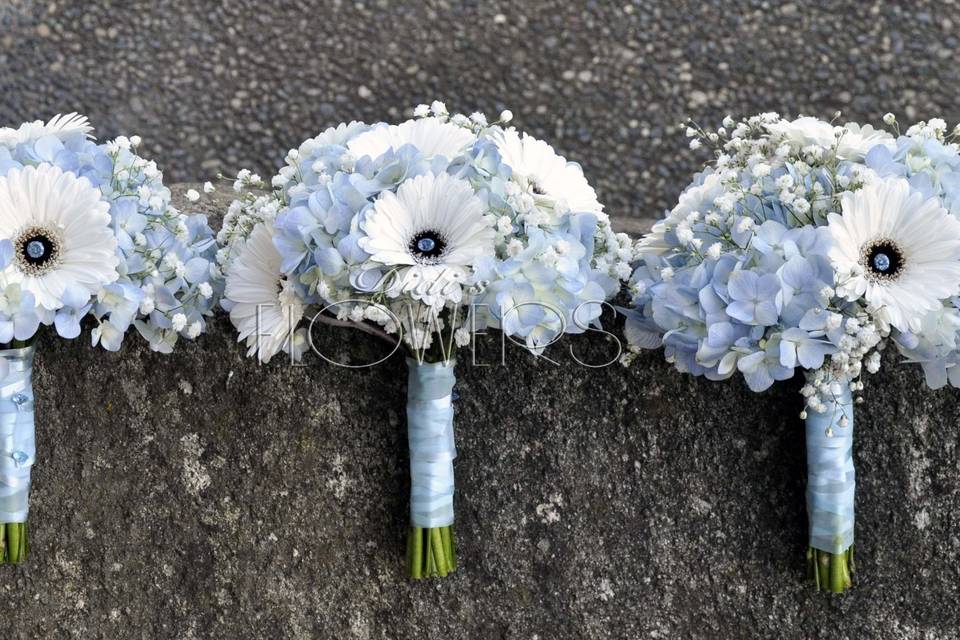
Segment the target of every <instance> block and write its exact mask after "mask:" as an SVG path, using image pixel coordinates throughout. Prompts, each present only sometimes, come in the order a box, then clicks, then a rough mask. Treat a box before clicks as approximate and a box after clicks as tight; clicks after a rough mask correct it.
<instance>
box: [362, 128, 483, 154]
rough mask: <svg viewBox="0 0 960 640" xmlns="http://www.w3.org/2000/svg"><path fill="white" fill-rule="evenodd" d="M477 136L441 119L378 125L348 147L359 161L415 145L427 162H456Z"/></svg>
mask: <svg viewBox="0 0 960 640" xmlns="http://www.w3.org/2000/svg"><path fill="white" fill-rule="evenodd" d="M475 139H476V136H475V135H474V134H473V132H471V131H470V130H469V129H465V128H463V127H459V126H457V125H455V124H452V123H450V122H446V121H444V120H441V119H440V118H421V119H420V120H407V121H406V122H404V123H402V124H391V125H384V124H381V125H378V126H375V127H374V128H372V129H370V130H369V131H366V132H364V133H361V134H360V135H358V136H357V137H355V138H353V139H352V140H350V141H349V142H348V143H347V150H348V151H349V152H350V153H352V154H353V155H354V156H356V157H357V158H360V157H363V156H370V157H371V158H379V157H380V156H381V155H383V154H384V153H386V152H387V151H388V150H390V149H394V150H396V149H399V148H400V147H402V146H403V145H405V144H412V145H413V146H415V147H416V148H417V149H418V150H419V151H420V153H422V154H423V155H424V156H426V157H427V158H434V157H436V156H443V157H445V158H447V159H448V160H452V159H454V158H456V157H457V156H458V155H460V154H461V153H462V152H463V151H464V149H466V148H467V147H468V146H469V145H470V144H472V143H473V141H474V140H475Z"/></svg>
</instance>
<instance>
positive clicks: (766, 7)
mask: <svg viewBox="0 0 960 640" xmlns="http://www.w3.org/2000/svg"><path fill="white" fill-rule="evenodd" d="M958 20H960V15H958V14H957V8H956V4H955V3H938V4H937V5H934V4H933V3H930V2H912V3H909V4H906V3H904V4H896V3H840V4H838V3H831V2H816V3H784V4H780V3H773V2H670V3H667V2H663V3H642V4H636V5H630V6H628V5H626V3H622V4H616V5H614V4H610V3H602V2H591V3H567V2H560V1H558V0H550V1H544V0H537V1H535V2H528V3H519V4H518V3H505V2H485V3H473V2H471V3H448V2H425V3H389V4H388V3H386V2H368V3H346V2H329V3H296V4H294V3H275V4H273V5H269V6H268V5H267V4H264V3H256V2H252V0H235V1H234V2H231V3H229V4H227V3H221V4H216V3H209V2H202V1H201V0H192V1H187V0H178V1H175V2H173V1H170V0H158V1H156V2H150V3H147V2H140V1H135V2H128V3H124V4H123V7H122V8H121V7H119V5H114V4H108V3H87V2H85V3H80V2H43V3H40V2H35V1H32V0H13V1H12V2H7V3H4V4H3V5H0V87H2V89H3V90H2V91H0V121H3V122H18V121H20V120H23V119H27V118H34V117H40V116H48V115H51V114H53V113H56V112H58V111H66V110H70V109H80V110H83V111H86V112H87V113H89V115H90V116H91V117H92V118H93V120H94V122H95V123H96V124H97V126H98V129H99V133H100V134H101V135H102V136H110V135H116V134H119V133H134V132H138V133H140V134H141V135H143V136H144V138H145V141H146V143H145V144H146V149H145V152H146V153H147V154H148V155H150V156H152V157H155V158H157V159H158V161H159V162H160V163H161V164H162V165H163V166H164V168H165V170H166V173H167V175H168V178H171V179H192V180H199V179H206V178H208V177H211V176H212V175H213V174H215V173H216V172H217V171H219V170H233V169H235V168H237V167H239V166H244V165H248V166H252V167H254V168H257V169H259V170H260V171H261V173H263V174H264V175H267V174H268V173H269V171H270V170H271V169H272V168H274V167H275V166H276V162H277V161H278V159H279V158H280V156H282V153H283V150H285V149H286V148H288V147H290V146H291V145H294V144H295V143H297V142H298V141H299V140H301V139H302V138H304V137H306V136H307V135H310V134H311V133H314V132H316V131H317V130H318V129H320V128H322V127H324V126H326V125H328V124H331V123H334V122H337V121H339V120H344V119H350V118H356V117H362V118H365V119H368V120H372V119H376V118H399V117H401V116H402V115H403V113H402V109H403V108H405V107H407V106H409V105H412V104H415V103H417V102H420V101H423V100H429V99H432V98H434V97H446V98H447V103H448V104H449V105H450V106H451V108H460V109H471V108H474V107H478V108H481V109H485V110H487V111H488V112H490V113H493V112H496V111H498V110H499V109H500V108H503V107H510V108H511V109H513V111H514V112H515V113H516V115H517V123H518V124H519V125H521V126H523V127H525V128H527V129H529V130H531V131H532V132H534V133H536V134H538V135H541V136H544V137H546V138H548V139H550V140H551V141H553V142H554V143H556V146H557V147H558V149H560V150H561V151H562V152H563V153H565V154H567V155H569V156H570V157H572V158H576V159H577V160H579V161H581V162H582V163H583V164H584V166H585V168H586V170H587V173H588V175H589V176H590V178H591V179H592V180H593V181H594V182H595V183H596V184H597V186H598V190H599V192H600V195H601V198H602V199H603V200H604V201H605V202H606V203H607V204H608V209H609V210H610V211H611V213H613V214H614V215H621V216H625V217H632V218H642V217H647V216H651V215H655V214H656V212H658V211H659V210H660V209H662V208H664V207H667V206H670V204H671V203H672V202H673V201H674V200H675V198H676V196H677V193H678V192H679V190H680V188H681V187H682V186H683V184H685V183H686V181H687V180H688V178H689V175H690V173H691V171H692V170H693V168H695V167H696V165H697V163H698V162H700V161H701V160H702V159H704V158H703V156H701V155H697V154H694V153H693V152H690V151H689V150H686V149H685V140H684V139H683V138H682V136H681V135H680V131H679V129H678V128H677V123H678V122H679V121H680V120H682V119H683V118H684V117H686V116H693V117H695V118H697V119H699V120H703V121H705V122H707V123H711V124H715V123H717V122H719V120H720V118H721V117H722V116H723V115H724V114H725V113H727V112H729V113H733V114H748V113H752V112H755V111H759V110H767V109H776V110H780V111H782V112H785V113H786V112H792V113H797V112H804V113H811V114H816V115H821V116H826V117H829V116H830V115H831V114H832V112H833V111H834V110H835V109H840V108H842V109H844V111H845V112H846V115H847V116H849V117H851V118H872V119H877V118H879V117H880V116H881V115H882V113H883V112H885V111H888V110H889V111H894V112H896V113H898V114H899V115H900V116H901V119H903V120H905V121H910V120H913V119H917V118H921V117H927V116H930V115H935V114H936V115H943V116H944V117H945V118H947V119H948V120H949V121H951V122H952V121H955V120H956V118H957V116H958V115H960V114H958V113H957V108H956V101H955V98H956V95H955V94H956V87H957V86H958V79H960V78H958V75H960V70H958V69H960V68H958V67H957V65H955V64H953V63H952V60H953V58H954V57H955V50H956V47H957V36H956V25H957V24H958ZM397 109H400V110H397ZM180 192H182V189H181V190H180ZM220 207H222V204H220V205H214V208H215V209H216V208H220ZM620 224H622V225H625V226H626V225H629V224H631V222H630V221H620ZM633 224H634V225H635V226H634V227H631V228H642V226H643V224H642V223H633ZM612 326H613V325H612V323H611V327H612ZM317 337H318V344H319V345H320V347H321V348H322V349H323V351H324V352H325V353H327V354H330V355H331V356H335V357H337V358H339V359H341V360H344V359H347V358H349V359H350V360H351V361H352V362H363V361H368V360H370V359H373V358H376V357H378V356H379V355H382V354H383V351H382V349H381V347H380V346H379V345H375V344H373V343H372V342H371V341H370V340H368V339H366V338H365V337H364V338H360V339H358V336H356V335H353V334H349V333H344V332H342V331H336V332H334V331H331V332H328V333H325V334H322V335H320V334H318V336H317ZM569 347H573V348H574V349H576V350H577V353H578V354H579V355H580V356H581V358H582V359H585V360H587V361H589V362H593V363H600V362H603V361H604V360H607V359H609V358H611V357H612V355H613V354H614V353H615V349H613V348H612V346H611V345H610V344H609V342H608V341H607V340H605V339H604V337H603V336H598V335H594V336H590V337H584V338H579V339H574V340H569V341H567V342H566V343H563V344H562V346H560V347H559V348H556V349H555V350H554V351H553V352H551V353H550V354H548V355H551V356H554V357H555V359H556V360H557V361H558V362H559V363H560V364H559V365H551V364H549V363H547V362H545V361H540V362H539V363H538V362H534V361H533V360H532V359H531V357H530V356H528V355H526V354H525V353H524V352H523V351H522V350H521V349H520V348H518V347H511V346H509V345H508V348H507V350H506V360H505V363H504V364H499V361H498V357H499V343H498V342H497V339H496V336H490V337H488V338H487V339H486V342H484V343H482V345H481V349H480V353H479V354H478V360H479V361H480V362H482V363H488V364H491V365H492V366H490V367H479V366H472V365H471V363H470V362H469V354H468V355H467V356H465V357H464V358H462V359H463V360H465V361H464V362H462V366H461V367H460V372H459V373H460V385H459V390H460V393H461V395H462V399H461V401H460V402H459V403H458V405H457V411H458V414H457V437H458V443H459V448H460V457H459V459H458V462H457V465H456V474H457V481H458V488H459V491H458V494H457V503H456V509H457V515H458V522H457V533H458V536H459V543H460V553H461V558H462V569H461V570H460V571H459V572H458V573H457V574H455V575H454V576H453V577H451V578H449V579H447V580H444V581H432V582H421V583H411V582H409V581H407V580H406V579H404V578H403V577H402V563H401V558H402V553H403V536H404V532H405V527H406V524H407V519H406V509H407V497H406V492H407V490H408V478H407V472H406V465H407V461H408V460H407V452H406V441H405V434H404V416H403V407H404V379H405V367H404V364H403V362H402V359H400V358H397V357H395V358H393V359H391V360H389V361H388V362H387V363H386V364H384V365H381V366H379V367H375V368H372V369H361V370H357V369H345V368H340V367H334V366H332V365H330V364H327V363H324V362H323V361H322V360H320V359H319V358H317V357H314V358H310V359H309V360H308V362H307V366H305V367H300V368H290V367H288V366H284V365H283V364H282V363H280V362H275V363H273V364H271V365H269V366H266V367H258V366H257V365H255V364H254V363H253V362H251V361H250V360H248V359H246V358H244V357H243V354H242V350H241V349H240V347H238V346H237V345H236V344H235V343H234V332H233V330H232V328H231V326H230V324H229V322H228V321H227V320H226V319H225V318H220V319H219V320H218V321H217V322H215V323H214V324H213V326H212V327H211V332H210V334H209V335H207V336H204V337H203V339H201V340H199V341H198V342H197V343H196V344H189V345H184V346H183V348H181V349H178V350H177V352H176V353H175V354H173V355H171V356H160V355H157V354H152V353H149V352H148V351H147V350H145V349H144V347H143V345H142V343H141V341H139V339H138V338H136V337H135V336H131V338H130V340H129V342H128V344H127V346H126V347H125V348H124V350H123V351H122V352H121V353H119V354H109V353H104V352H102V351H98V350H94V349H92V348H90V347H89V346H88V344H87V343H86V342H84V341H80V340H78V341H72V342H68V341H62V340H54V339H52V338H49V337H47V338H44V339H43V340H41V342H40V346H39V350H40V353H39V357H38V371H37V380H36V391H37V395H38V415H39V437H40V447H41V448H40V460H39V464H38V466H37V467H36V470H35V473H34V488H33V494H32V495H33V509H32V542H33V555H32V557H31V559H30V561H29V563H28V564H27V565H25V566H23V567H20V568H13V567H2V568H0V611H3V614H2V616H0V623H2V626H3V635H4V637H5V638H11V639H13V638H17V639H19V638H38V637H40V638H47V637H49V638H59V637H85V638H93V637H97V638H99V637H104V638H230V639H234V638H337V639H340V638H414V637H416V638H449V639H452V640H456V639H460V638H470V639H475V638H480V639H484V638H497V639H500V638H504V639H511V640H512V639H514V638H517V639H521V638H522V639H530V638H539V639H541V640H546V639H553V638H590V639H593V638H601V639H602V638H638V637H640V638H643V637H649V638H680V637H683V638H687V637H689V638H741V637H757V638H768V637H780V638H830V639H831V640H833V639H836V638H898V639H899V638H907V639H914V638H915V639H924V640H927V639H941V638H956V637H958V632H957V629H958V626H960V595H958V588H960V587H958V585H960V562H958V554H960V535H958V533H957V531H958V524H960V462H958V457H957V451H958V448H957V447H958V430H957V418H956V416H957V415H958V410H960V398H958V394H957V393H956V392H955V391H941V392H930V391H928V390H926V389H925V388H924V386H923V383H922V379H921V376H920V375H919V372H918V371H917V370H916V369H915V368H913V367H910V366H908V365H902V364H897V363H895V362H893V361H892V358H890V359H888V362H886V363H885V368H884V371H883V372H882V373H881V374H879V375H877V376H873V377H870V378H869V379H868V381H867V391H866V398H867V402H866V404H865V405H863V406H862V407H861V408H860V410H859V412H858V415H857V436H856V446H857V453H856V463H857V469H858V473H859V481H860V482H859V487H858V496H857V499H858V502H857V505H858V530H857V540H858V574H857V578H856V580H857V585H856V588H855V590H854V591H853V592H851V593H849V594H847V595H845V596H843V597H829V596H826V595H822V594H821V595H818V594H814V593H812V592H811V591H810V589H809V588H808V587H807V586H806V584H805V583H804V581H803V579H802V578H803V572H804V566H805V565H804V553H805V549H806V547H805V528H806V515H805V510H804V504H803V501H804V498H803V477H804V455H803V430H802V423H801V421H800V420H799V418H797V417H796V415H797V412H798V411H799V398H798V395H797V393H796V391H797V387H798V384H797V383H796V382H794V383H786V384H782V385H779V386H778V387H776V388H775V389H774V390H771V391H770V392H768V393H764V394H759V395H757V394H751V393H749V392H748V391H747V390H746V388H745V387H744V386H743V385H742V384H740V383H738V382H728V383H722V384H721V383H711V382H708V381H705V380H702V379H693V378H689V377H685V376H681V375H679V374H677V373H676V372H674V371H673V370H672V369H671V367H670V366H669V365H667V364H666V363H664V362H663V361H662V356H661V355H660V354H659V353H650V354H648V355H646V356H645V357H644V358H642V359H641V360H639V361H638V362H637V363H636V365H635V366H634V367H632V368H631V369H629V370H623V369H622V368H620V367H619V366H611V367H607V368H600V369H585V368H583V367H581V366H578V365H576V364H575V363H573V362H572V361H571V358H570V356H569V354H568V351H567V349H568V348H569Z"/></svg>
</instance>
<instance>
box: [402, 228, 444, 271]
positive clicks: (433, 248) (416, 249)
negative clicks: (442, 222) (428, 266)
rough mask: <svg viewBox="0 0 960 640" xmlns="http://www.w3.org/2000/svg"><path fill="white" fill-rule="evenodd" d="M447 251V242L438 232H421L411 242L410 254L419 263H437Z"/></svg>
mask: <svg viewBox="0 0 960 640" xmlns="http://www.w3.org/2000/svg"><path fill="white" fill-rule="evenodd" d="M446 250H447V242H446V241H445V240H444V239H443V236H441V235H440V234H439V233H438V232H436V231H432V230H428V231H420V232H419V233H417V234H416V235H415V236H413V239H412V240H410V253H412V254H413V256H414V257H415V258H416V259H417V261H418V262H426V263H431V262H436V261H437V260H439V259H440V256H442V255H443V253H444V252H445V251H446Z"/></svg>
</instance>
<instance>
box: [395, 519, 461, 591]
mask: <svg viewBox="0 0 960 640" xmlns="http://www.w3.org/2000/svg"><path fill="white" fill-rule="evenodd" d="M456 568H457V554H456V547H455V545H454V536H453V527H452V526H449V527H431V528H422V527H410V532H409V536H408V537H407V573H408V574H409V575H410V577H411V578H414V579H415V580H418V579H420V578H431V577H434V576H437V577H440V578H444V577H446V576H447V575H448V574H450V573H453V571H455V570H456Z"/></svg>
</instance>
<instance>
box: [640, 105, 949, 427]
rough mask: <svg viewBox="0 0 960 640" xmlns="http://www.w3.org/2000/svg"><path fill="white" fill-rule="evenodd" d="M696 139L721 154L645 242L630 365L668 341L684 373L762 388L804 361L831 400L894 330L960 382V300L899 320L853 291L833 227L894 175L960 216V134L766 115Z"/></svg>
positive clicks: (818, 400)
mask: <svg viewBox="0 0 960 640" xmlns="http://www.w3.org/2000/svg"><path fill="white" fill-rule="evenodd" d="M885 121H886V122H887V124H890V125H893V126H895V125H896V122H895V119H894V118H893V117H892V116H888V117H887V118H886V119H885ZM688 135H690V136H691V137H693V138H694V139H695V140H694V141H695V144H691V146H692V147H694V148H697V147H699V146H703V145H712V146H713V147H714V148H715V150H716V161H715V163H714V164H713V165H712V166H711V167H709V168H708V169H707V170H706V171H705V172H704V173H702V174H700V175H698V176H697V177H696V178H695V180H694V181H693V183H692V184H691V185H690V186H689V187H688V188H687V189H686V190H685V191H684V193H683V194H682V195H681V196H680V199H679V202H678V204H677V206H676V207H675V208H674V209H673V210H672V211H670V212H669V213H668V214H667V216H666V217H665V219H663V220H661V221H660V222H658V223H657V224H656V225H655V226H654V228H653V232H652V233H651V234H650V235H649V236H647V237H646V238H644V240H643V241H642V242H641V247H640V253H641V255H642V258H643V259H642V260H641V261H640V262H639V264H638V266H637V268H636V271H635V272H634V274H633V277H632V279H631V285H630V291H631V293H632V296H633V307H632V308H631V309H625V310H623V311H624V313H625V314H626V316H627V325H626V332H627V337H628V339H629V341H630V343H631V345H632V347H633V353H632V354H631V355H628V356H627V357H626V358H625V360H626V361H629V360H630V359H631V358H632V357H633V354H635V353H636V350H637V349H640V348H656V347H659V346H661V345H662V346H663V347H664V350H665V353H666V356H667V358H668V360H669V361H670V362H673V363H674V364H675V365H676V367H677V368H678V369H679V370H681V371H684V372H688V373H691V374H694V375H703V376H706V377H707V378H710V379H723V378H728V377H730V376H732V375H734V374H735V373H737V372H739V373H740V374H742V375H743V377H744V379H745V381H746V383H747V385H748V386H749V387H750V388H751V389H752V390H754V391H762V390H764V389H766V388H768V387H769V386H771V385H772V384H773V383H774V382H775V381H777V380H784V379H787V378H790V377H792V376H793V375H794V372H795V369H797V368H798V367H799V368H801V369H803V370H806V371H808V372H810V376H809V380H808V384H807V385H806V386H805V387H804V389H803V393H804V395H805V396H806V397H807V404H808V406H809V407H811V408H812V409H814V410H820V409H821V407H823V406H824V404H823V401H824V400H825V399H826V398H827V397H830V396H834V395H836V393H837V387H836V385H837V384H838V383H839V382H842V384H848V385H849V386H850V388H851V389H852V390H854V391H856V390H858V389H860V388H862V382H859V381H858V378H859V376H860V375H861V372H862V370H867V371H869V372H871V373H872V372H875V371H876V370H877V369H878V368H879V366H880V351H881V350H882V349H883V347H884V340H883V339H884V338H886V337H888V336H890V337H892V338H893V340H894V341H895V343H896V344H897V346H898V347H899V349H900V351H901V352H902V353H903V354H905V355H906V356H907V358H908V359H909V360H911V361H914V362H918V363H920V364H921V365H922V366H923V368H924V370H925V372H926V375H927V381H928V383H929V384H930V386H932V387H938V386H943V385H944V384H946V383H947V382H950V383H952V384H954V385H957V386H960V366H957V365H960V356H958V350H957V346H958V345H960V333H958V331H960V311H958V302H960V301H958V300H957V299H953V300H946V301H943V304H942V308H941V309H939V310H936V311H933V312H930V313H928V314H926V315H925V316H924V317H923V319H922V323H921V324H922V326H920V327H919V329H916V325H914V326H911V327H910V329H911V330H910V331H907V330H906V329H905V328H903V327H902V326H901V327H899V328H897V327H891V326H890V323H889V320H888V319H887V316H886V315H885V314H884V313H883V310H878V309H876V308H872V307H870V306H869V305H868V304H867V303H866V301H865V300H863V299H862V298H859V297H853V296H850V295H849V291H850V289H849V287H850V286H851V281H850V280H849V278H850V277H851V275H850V274H848V273H843V274H841V273H838V272H837V271H836V264H835V263H834V261H833V259H834V257H835V256H834V255H833V253H832V248H833V245H834V243H835V238H834V236H833V235H832V234H831V228H830V227H829V226H828V224H827V222H828V220H827V216H828V214H830V213H831V212H837V211H839V210H840V201H841V198H840V196H841V194H843V193H845V192H851V191H856V190H858V189H860V188H862V187H863V185H865V184H868V183H869V184H878V183H879V182H880V181H883V180H884V179H889V178H905V179H906V180H907V181H908V182H909V188H910V190H911V191H912V192H916V193H919V194H920V195H921V196H922V200H921V201H923V200H927V199H929V198H938V199H939V201H940V202H941V203H942V206H943V207H944V208H945V209H947V210H948V211H949V212H950V213H953V214H954V215H957V214H958V213H960V148H958V145H957V143H956V141H955V140H954V138H956V136H957V132H954V133H953V134H952V135H948V134H947V132H946V125H945V124H944V123H943V121H942V120H931V121H929V122H926V123H923V122H921V123H919V124H917V125H915V126H914V127H911V129H910V130H908V131H907V132H906V133H905V134H903V135H900V136H899V137H894V136H892V135H890V134H888V133H886V132H883V131H878V130H875V129H873V128H872V127H869V126H865V127H860V126H859V125H856V124H849V125H845V126H842V127H835V126H833V125H831V124H829V123H826V122H823V121H819V120H816V119H813V118H800V119H798V120H795V121H792V122H791V121H786V120H782V119H780V117H779V116H778V115H777V114H760V115H759V116H754V117H752V118H750V119H748V120H744V121H741V122H739V123H736V122H734V121H733V120H732V119H728V120H727V121H725V122H724V126H723V127H721V128H720V129H719V131H718V132H717V133H707V132H705V131H703V130H699V129H695V128H690V129H688ZM831 224H832V223H831ZM853 275H857V274H853ZM841 292H843V293H842V294H841Z"/></svg>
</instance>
